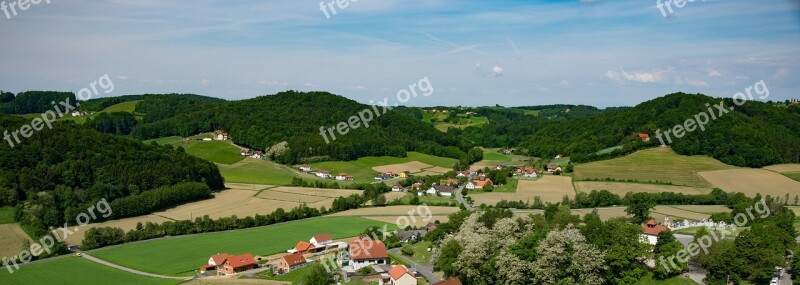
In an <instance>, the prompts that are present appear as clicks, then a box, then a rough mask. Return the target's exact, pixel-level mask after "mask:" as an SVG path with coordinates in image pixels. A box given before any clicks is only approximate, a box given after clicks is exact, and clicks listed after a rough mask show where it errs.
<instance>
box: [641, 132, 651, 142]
mask: <svg viewBox="0 0 800 285" xmlns="http://www.w3.org/2000/svg"><path fill="white" fill-rule="evenodd" d="M639 140H641V141H643V142H649V141H650V135H649V134H645V133H639Z"/></svg>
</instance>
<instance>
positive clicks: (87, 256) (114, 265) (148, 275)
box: [81, 253, 192, 280]
mask: <svg viewBox="0 0 800 285" xmlns="http://www.w3.org/2000/svg"><path fill="white" fill-rule="evenodd" d="M81 256H82V257H83V258H85V259H87V260H89V261H92V262H95V263H99V264H102V265H105V266H108V267H112V268H116V269H119V270H122V271H126V272H130V273H133V274H136V275H142V276H147V277H153V278H161V279H174V280H190V279H192V277H175V276H164V275H158V274H153V273H147V272H142V271H139V270H135V269H130V268H127V267H122V266H119V265H116V264H113V263H111V262H108V261H105V260H102V259H99V258H96V257H94V256H91V255H88V254H86V253H81Z"/></svg>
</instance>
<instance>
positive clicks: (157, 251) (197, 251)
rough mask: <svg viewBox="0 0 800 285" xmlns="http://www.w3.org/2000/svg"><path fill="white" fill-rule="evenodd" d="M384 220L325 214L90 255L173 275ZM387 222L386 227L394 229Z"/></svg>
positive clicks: (280, 249) (344, 234)
mask: <svg viewBox="0 0 800 285" xmlns="http://www.w3.org/2000/svg"><path fill="white" fill-rule="evenodd" d="M383 225H384V223H382V222H377V221H372V220H368V219H364V218H359V217H325V218H316V219H307V220H302V221H297V222H290V223H285V224H279V225H273V226H268V227H261V228H254V229H246V230H238V231H228V232H221V233H208V234H202V235H195V236H186V237H176V238H168V239H160V240H154V241H148V242H142V243H134V244H127V245H123V246H120V247H114V248H109V249H101V250H99V251H96V252H93V253H92V255H94V256H95V257H98V258H100V259H103V260H106V261H109V262H111V263H115V264H119V265H122V266H126V267H130V268H134V269H137V270H141V271H145V272H151V273H157V274H162V275H173V276H191V275H193V274H194V271H195V270H196V269H197V268H198V266H200V265H202V264H204V263H205V262H206V261H207V260H208V257H209V256H211V255H213V254H216V253H220V252H227V253H230V254H242V253H252V254H253V255H271V254H275V253H281V252H285V251H286V250H287V249H289V248H291V247H293V246H294V245H295V244H296V243H297V241H298V240H308V239H309V238H311V237H312V236H314V235H317V234H321V233H330V234H331V236H332V237H333V238H334V239H341V238H346V237H353V236H356V235H358V234H359V233H361V232H362V231H363V230H364V229H366V228H367V227H370V226H377V227H382V226H383ZM395 228H396V227H394V226H393V225H389V229H390V230H391V229H395Z"/></svg>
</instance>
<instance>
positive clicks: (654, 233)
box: [640, 219, 669, 245]
mask: <svg viewBox="0 0 800 285" xmlns="http://www.w3.org/2000/svg"><path fill="white" fill-rule="evenodd" d="M668 230H669V228H667V227H666V226H664V225H659V224H658V223H656V219H649V220H647V222H646V223H644V225H642V235H641V238H640V239H641V240H642V242H647V243H649V244H650V245H656V242H658V234H659V233H661V232H663V231H668Z"/></svg>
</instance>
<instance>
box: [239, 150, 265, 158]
mask: <svg viewBox="0 0 800 285" xmlns="http://www.w3.org/2000/svg"><path fill="white" fill-rule="evenodd" d="M240 154H241V155H242V156H249V157H252V158H255V159H262V158H264V152H263V151H260V150H256V151H253V150H252V149H249V148H243V149H242V150H241V152H240Z"/></svg>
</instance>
